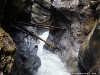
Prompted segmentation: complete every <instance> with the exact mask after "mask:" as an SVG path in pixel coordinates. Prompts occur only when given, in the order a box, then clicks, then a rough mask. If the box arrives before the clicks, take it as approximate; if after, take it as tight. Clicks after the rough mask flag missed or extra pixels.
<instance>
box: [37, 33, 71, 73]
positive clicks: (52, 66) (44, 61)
mask: <svg viewBox="0 0 100 75" xmlns="http://www.w3.org/2000/svg"><path fill="white" fill-rule="evenodd" d="M48 35H49V31H46V32H44V33H42V34H41V35H39V36H40V37H41V38H43V39H44V40H46V39H47V37H48ZM44 44H45V43H44V42H42V41H40V42H39V44H38V52H37V55H38V56H39V57H40V59H41V66H40V68H39V69H38V72H37V74H36V75H70V74H69V73H68V72H67V70H66V68H65V67H64V63H63V62H61V60H60V58H59V57H58V55H56V54H54V53H52V52H50V51H47V50H45V49H43V45H44Z"/></svg>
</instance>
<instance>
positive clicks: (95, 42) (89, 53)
mask: <svg viewBox="0 0 100 75" xmlns="http://www.w3.org/2000/svg"><path fill="white" fill-rule="evenodd" d="M99 27H100V23H98V24H97V25H96V26H95V27H94V30H92V31H91V33H90V34H89V35H88V36H87V38H86V39H85V41H84V42H83V44H82V45H81V47H80V50H79V60H80V64H81V65H82V68H84V69H85V70H86V71H87V72H89V73H95V74H96V75H99V74H100V72H99V69H100V54H99V53H100V47H99V45H100V39H99V38H100V29H99ZM87 60H89V61H87Z"/></svg>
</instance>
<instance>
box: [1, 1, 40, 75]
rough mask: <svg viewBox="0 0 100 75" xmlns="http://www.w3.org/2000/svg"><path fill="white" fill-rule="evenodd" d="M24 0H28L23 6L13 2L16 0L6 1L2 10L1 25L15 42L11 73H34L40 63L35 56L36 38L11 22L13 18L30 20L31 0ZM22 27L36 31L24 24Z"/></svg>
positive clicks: (12, 74)
mask: <svg viewBox="0 0 100 75" xmlns="http://www.w3.org/2000/svg"><path fill="white" fill-rule="evenodd" d="M14 1H15V2H14ZM22 1H23V0H17V2H18V4H19V3H20V2H21V3H22ZM26 1H28V2H27V4H25V5H24V6H17V5H16V4H14V3H16V0H13V1H12V0H10V1H8V2H7V5H6V6H5V10H4V21H3V25H2V27H3V28H4V29H5V30H6V31H7V32H8V33H9V34H10V36H11V37H12V39H13V40H14V42H15V44H16V50H15V56H14V65H13V67H12V71H11V75H34V74H35V72H36V71H37V69H38V67H39V66H40V64H41V63H40V58H39V57H38V56H37V39H36V38H35V37H33V36H30V35H29V34H27V33H26V32H25V31H23V30H22V29H20V28H18V27H17V26H16V24H13V21H15V20H16V21H20V22H31V6H32V4H31V2H32V0H26ZM10 4H11V5H10ZM22 4H23V3H22ZM22 4H21V5H22ZM23 7H24V8H23ZM20 8H22V9H20ZM28 9H29V10H28ZM14 10H15V11H14ZM19 15H21V16H19ZM8 18H10V19H8ZM11 24H12V26H11ZM8 26H9V27H8ZM21 26H23V25H21ZM24 28H26V29H27V30H29V31H31V32H34V33H36V30H35V29H34V28H32V27H31V26H30V27H26V26H24Z"/></svg>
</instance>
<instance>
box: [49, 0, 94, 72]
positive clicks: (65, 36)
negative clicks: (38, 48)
mask: <svg viewBox="0 0 100 75" xmlns="http://www.w3.org/2000/svg"><path fill="white" fill-rule="evenodd" d="M74 1H77V2H75V3H74ZM88 2H89V0H87V1H85V4H86V7H85V6H83V7H82V8H80V6H78V5H79V1H78V0H62V1H61V0H54V2H53V4H52V5H53V7H52V8H51V9H52V10H51V11H52V12H51V21H52V25H53V26H60V27H62V28H63V27H64V28H65V30H60V29H59V30H53V31H52V30H51V31H50V35H49V37H48V41H50V42H52V43H54V44H55V46H57V47H59V48H60V49H52V48H50V49H49V50H51V51H52V52H54V53H57V54H58V55H59V56H60V57H61V59H62V61H63V62H65V63H66V68H67V69H68V70H69V72H70V73H73V72H75V73H78V72H79V71H78V58H77V57H78V51H79V48H80V45H81V44H82V42H83V40H84V38H85V37H86V36H87V34H85V32H86V31H85V30H84V29H86V28H85V25H84V24H85V22H86V20H87V19H90V18H91V17H92V18H93V16H92V12H91V8H89V7H87V6H88V5H89V3H88ZM59 3H61V4H59ZM68 3H69V5H67V4H68ZM71 3H73V5H72V6H71ZM74 4H75V6H74ZM68 6H69V7H68ZM87 9H88V10H89V11H86V10H87Z"/></svg>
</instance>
